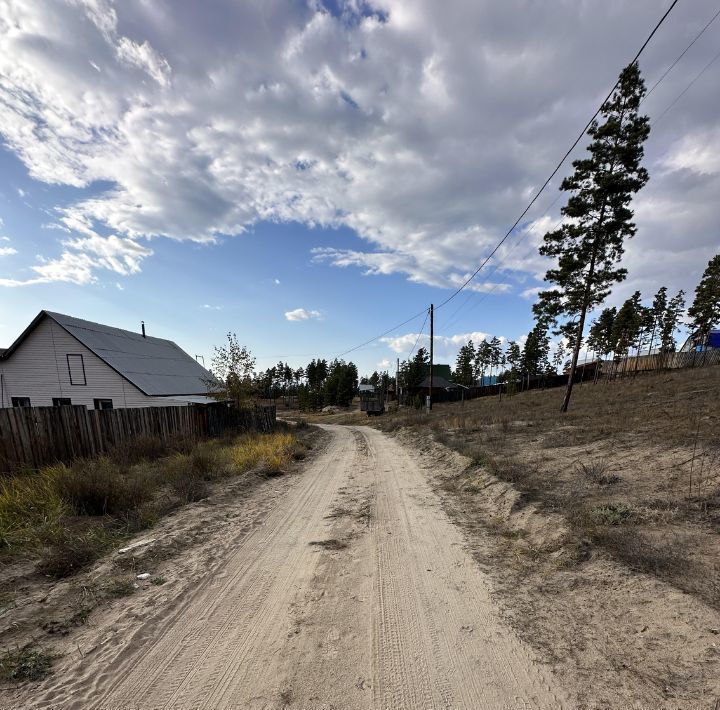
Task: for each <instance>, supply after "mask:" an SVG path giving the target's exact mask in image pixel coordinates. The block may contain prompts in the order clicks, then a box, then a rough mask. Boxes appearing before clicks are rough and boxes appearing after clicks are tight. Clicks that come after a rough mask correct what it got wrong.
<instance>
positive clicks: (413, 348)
mask: <svg viewBox="0 0 720 710" xmlns="http://www.w3.org/2000/svg"><path fill="white" fill-rule="evenodd" d="M429 315H430V309H429V308H428V310H427V311H425V320H424V321H423V324H422V326H421V327H420V332H419V333H418V337H417V338H416V339H415V345H413V346H412V350H411V351H410V352H409V353H408V356H407V359H408V360H409V359H410V358H411V357H412V354H413V353H414V352H415V348H416V347H417V345H418V343H419V342H420V338H421V337H422V334H423V333H424V332H425V325H426V323H427V319H428V316H429Z"/></svg>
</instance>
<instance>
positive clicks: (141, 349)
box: [5, 311, 213, 397]
mask: <svg viewBox="0 0 720 710" xmlns="http://www.w3.org/2000/svg"><path fill="white" fill-rule="evenodd" d="M43 316H47V317H48V318H52V319H53V320H54V321H55V322H56V323H57V324H58V325H59V326H61V327H62V328H64V329H65V330H66V331H67V332H68V333H70V335H72V336H73V337H74V338H76V339H77V340H79V341H80V342H81V343H82V344H83V345H84V346H85V347H86V348H88V349H89V350H91V351H92V352H93V353H95V355H97V356H98V357H99V358H100V359H101V360H104V361H105V362H106V363H107V364H108V365H109V366H110V367H112V368H113V369H114V370H115V371H116V372H118V373H119V374H120V375H122V376H123V377H124V378H125V379H127V380H129V381H130V382H132V384H134V385H135V386H136V387H137V388H138V389H139V390H141V391H142V392H144V393H145V394H146V395H149V396H155V397H161V396H168V395H193V394H198V395H199V394H202V395H205V394H207V393H208V380H213V376H212V375H211V374H210V373H209V372H208V371H207V370H206V369H205V368H204V367H202V366H201V365H200V363H198V362H197V361H196V360H195V359H194V358H192V357H190V355H188V354H187V353H186V352H185V351H184V350H183V349H182V348H180V347H179V346H178V345H176V344H175V343H173V342H172V340H164V339H163V338H153V337H152V336H146V337H143V335H142V333H133V332H132V331H129V330H121V329H120V328H113V327H111V326H108V325H102V324H100V323H93V322H92V321H87V320H82V319H80V318H73V317H72V316H67V315H64V314H62V313H53V312H52V311H42V312H41V313H39V314H38V317H37V318H36V319H35V320H34V321H33V322H32V323H31V324H30V326H29V327H28V328H27V329H26V330H25V332H24V333H23V334H22V335H21V336H20V337H19V338H18V339H17V340H16V341H15V342H14V343H13V344H12V346H11V347H10V348H9V349H8V352H6V353H5V357H9V356H10V355H11V351H14V350H15V349H16V348H17V346H18V345H19V344H20V342H21V341H22V340H23V339H24V338H25V337H26V336H27V334H28V333H29V332H30V331H31V330H32V328H33V327H34V326H35V325H36V324H37V323H38V322H39V321H40V320H41V319H42V317H43Z"/></svg>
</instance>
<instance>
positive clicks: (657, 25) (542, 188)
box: [436, 0, 678, 310]
mask: <svg viewBox="0 0 720 710" xmlns="http://www.w3.org/2000/svg"><path fill="white" fill-rule="evenodd" d="M677 3H678V0H673V2H672V4H671V5H670V7H669V8H668V9H667V10H666V11H665V14H664V15H663V16H662V17H661V18H660V20H658V22H657V24H656V25H655V27H654V28H653V30H652V32H650V34H649V35H648V37H647V39H646V40H645V41H644V42H643V44H642V46H641V47H640V49H639V50H638V51H637V54H636V55H635V57H634V58H633V59H632V61H631V62H630V64H634V63H635V62H636V61H637V60H638V59H639V58H640V55H641V54H642V53H643V52H644V51H645V47H647V46H648V44H649V43H650V40H651V39H652V38H653V37H654V36H655V33H656V32H657V31H658V29H660V26H661V25H662V24H663V22H665V19H666V18H667V16H668V15H669V14H670V12H671V11H672V9H673V8H674V7H675V5H677ZM619 83H620V77H618V78H617V81H616V82H615V83H614V84H613V87H612V89H610V91H609V92H608V95H607V96H606V97H605V99H604V100H603V102H602V103H601V104H600V106H599V107H598V108H597V110H596V111H595V113H594V114H593V115H592V116H591V117H590V120H589V121H588V122H587V123H586V124H585V127H584V128H583V129H582V131H580V133H579V135H578V137H577V138H576V139H575V140H574V141H573V143H572V145H571V146H570V148H568V150H567V151H566V152H565V155H563V157H562V158H561V159H560V161H559V162H558V164H557V165H556V166H555V168H554V169H553V171H552V172H551V173H550V176H549V177H548V178H547V179H546V180H545V182H544V183H543V184H542V185H541V186H540V189H539V190H538V191H537V192H536V193H535V195H534V196H533V198H532V199H531V200H530V202H528V204H527V206H526V207H525V209H524V210H523V211H522V212H521V213H520V216H519V217H518V218H517V219H516V220H515V222H514V223H513V225H512V227H510V229H508V231H507V232H506V233H505V236H504V237H503V238H502V239H501V240H500V241H499V242H498V243H497V244H496V245H495V248H494V249H493V250H492V251H491V252H490V254H489V255H488V256H487V257H486V258H485V260H484V261H483V262H482V263H481V264H480V266H478V268H477V269H475V271H474V272H473V274H472V276H470V278H468V279H467V280H466V281H465V283H463V284H462V286H460V287H459V288H458V289H457V290H456V291H455V292H454V293H452V294H451V295H450V296H448V297H447V298H446V299H445V300H444V301H443V302H442V303H440V304H439V305H438V306H436V310H437V309H440V308H442V307H443V306H445V305H447V304H448V303H450V301H452V300H453V299H454V298H455V297H456V296H457V295H458V294H459V293H460V292H461V291H463V290H464V289H465V288H466V287H467V286H468V285H469V284H470V282H471V281H472V280H473V279H474V278H475V277H476V276H477V275H478V274H479V273H480V271H482V269H483V268H484V267H485V265H486V264H487V263H488V261H490V259H492V257H493V256H494V255H495V253H496V252H497V250H498V249H499V248H500V247H501V246H502V245H503V244H504V243H505V241H506V240H507V238H508V237H509V236H510V235H511V234H512V233H513V232H514V231H515V228H516V227H517V226H518V224H520V222H521V220H522V219H523V217H525V215H526V214H527V213H528V212H529V211H530V208H531V207H532V206H533V205H534V204H535V202H536V201H537V199H538V197H540V195H541V194H542V193H543V192H544V191H545V188H546V187H547V186H548V185H549V184H550V181H551V180H552V179H553V178H554V177H555V175H557V173H558V171H559V170H560V168H561V167H562V166H563V164H564V163H565V160H567V158H568V156H569V155H570V153H572V152H573V150H575V147H576V146H577V144H578V143H579V142H580V141H581V140H582V138H583V136H584V135H585V133H586V132H587V130H588V128H590V126H591V125H592V122H593V121H594V120H595V119H596V118H597V116H598V114H599V113H600V112H601V111H602V109H603V107H604V106H605V104H606V103H607V102H608V101H609V100H610V97H611V96H612V95H613V92H614V91H615V89H617V87H618V85H619Z"/></svg>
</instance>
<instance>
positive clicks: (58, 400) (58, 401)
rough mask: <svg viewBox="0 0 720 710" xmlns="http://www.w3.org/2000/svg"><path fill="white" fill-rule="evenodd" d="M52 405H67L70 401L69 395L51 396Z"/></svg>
mask: <svg viewBox="0 0 720 710" xmlns="http://www.w3.org/2000/svg"><path fill="white" fill-rule="evenodd" d="M52 399H53V407H69V406H70V405H71V404H72V402H71V401H70V397H53V398H52Z"/></svg>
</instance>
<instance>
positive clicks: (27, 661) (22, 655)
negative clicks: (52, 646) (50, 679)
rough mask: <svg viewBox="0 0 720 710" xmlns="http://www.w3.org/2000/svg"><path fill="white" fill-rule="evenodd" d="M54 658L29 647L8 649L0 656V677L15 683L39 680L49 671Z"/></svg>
mask: <svg viewBox="0 0 720 710" xmlns="http://www.w3.org/2000/svg"><path fill="white" fill-rule="evenodd" d="M54 658H55V657H54V656H53V655H51V654H49V653H45V651H40V650H37V649H33V648H30V647H26V648H23V649H18V650H17V651H8V652H7V653H5V655H4V656H1V657H0V679H2V680H3V681H6V682H15V683H18V682H23V681H34V680H40V679H41V678H44V677H45V676H46V675H47V674H48V673H50V669H51V667H52V663H53V660H54Z"/></svg>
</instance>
